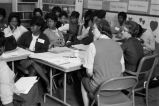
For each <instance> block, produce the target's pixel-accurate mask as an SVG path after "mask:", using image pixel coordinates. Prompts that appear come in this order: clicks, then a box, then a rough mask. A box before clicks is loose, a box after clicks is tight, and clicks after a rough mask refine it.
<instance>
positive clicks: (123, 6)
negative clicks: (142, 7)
mask: <svg viewBox="0 0 159 106" xmlns="http://www.w3.org/2000/svg"><path fill="white" fill-rule="evenodd" d="M127 7H128V4H127V3H126V2H110V11H119V12H121V11H124V12H127Z"/></svg>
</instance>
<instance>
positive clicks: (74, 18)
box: [70, 11, 80, 23]
mask: <svg viewBox="0 0 159 106" xmlns="http://www.w3.org/2000/svg"><path fill="white" fill-rule="evenodd" d="M79 16H80V14H79V12H77V11H72V13H71V16H70V21H71V22H72V23H78V19H79Z"/></svg>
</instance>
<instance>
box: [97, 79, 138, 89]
mask: <svg viewBox="0 0 159 106" xmlns="http://www.w3.org/2000/svg"><path fill="white" fill-rule="evenodd" d="M136 83H137V77H134V76H125V77H123V76H122V77H117V78H112V79H110V80H108V81H105V82H103V83H102V84H101V86H100V87H99V90H100V91H120V90H124V89H129V88H133V87H134V86H135V84H136Z"/></svg>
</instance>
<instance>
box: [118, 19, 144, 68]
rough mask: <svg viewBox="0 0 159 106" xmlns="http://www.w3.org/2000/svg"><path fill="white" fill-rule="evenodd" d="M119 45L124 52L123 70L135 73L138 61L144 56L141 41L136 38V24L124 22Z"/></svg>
mask: <svg viewBox="0 0 159 106" xmlns="http://www.w3.org/2000/svg"><path fill="white" fill-rule="evenodd" d="M121 34H122V39H124V42H123V44H122V45H121V47H122V49H123V52H124V59H125V69H126V71H136V68H137V65H138V63H139V61H140V59H141V58H142V57H143V56H144V52H143V46H142V44H141V41H140V40H139V39H138V38H137V36H138V34H139V27H138V24H137V23H136V22H133V21H126V22H125V24H124V25H123V29H122V32H121Z"/></svg>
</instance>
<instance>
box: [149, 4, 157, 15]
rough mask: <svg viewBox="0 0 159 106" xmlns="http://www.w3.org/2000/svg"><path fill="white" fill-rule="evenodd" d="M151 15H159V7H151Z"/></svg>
mask: <svg viewBox="0 0 159 106" xmlns="http://www.w3.org/2000/svg"><path fill="white" fill-rule="evenodd" d="M150 14H151V15H159V5H151V6H150Z"/></svg>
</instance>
